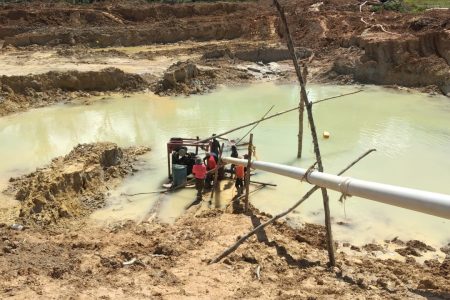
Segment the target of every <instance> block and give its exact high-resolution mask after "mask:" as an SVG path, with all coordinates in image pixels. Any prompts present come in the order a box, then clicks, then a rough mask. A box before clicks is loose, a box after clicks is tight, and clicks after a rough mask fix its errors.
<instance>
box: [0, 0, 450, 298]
mask: <svg viewBox="0 0 450 300" xmlns="http://www.w3.org/2000/svg"><path fill="white" fill-rule="evenodd" d="M93 2H94V3H92V4H70V3H65V2H54V1H30V2H19V3H11V2H8V1H6V2H2V3H1V4H0V140H1V141H2V143H1V145H0V157H2V162H0V190H1V193H0V235H1V240H0V278H1V279H2V280H1V281H0V296H1V298H2V299H3V298H4V299H9V298H11V299H24V298H31V299H48V298H69V299H86V298H102V299H143V298H156V299H180V298H183V299H184V298H195V299H198V298H200V299H215V298H226V299H236V298H264V299H325V298H337V299H354V298H357V299H365V298H377V299H378V298H389V299H390V298H392V299H404V298H411V299H425V298H426V299H450V234H449V230H448V228H450V227H449V226H450V223H449V221H448V220H446V219H443V218H436V217H431V216H428V215H424V214H421V213H418V212H410V211H407V210H404V209H401V208H397V207H393V206H388V205H384V204H379V203H375V202H371V201H366V200H363V199H360V198H357V199H353V198H349V199H347V200H345V201H344V202H342V203H341V202H339V201H337V199H339V196H340V195H339V194H338V193H331V197H332V198H331V202H330V203H331V208H332V216H333V217H332V225H333V231H334V232H335V241H334V246H335V249H336V260H337V264H336V266H334V267H330V266H329V265H328V264H327V263H328V256H327V247H326V244H327V243H326V241H327V240H326V239H327V238H326V231H325V227H324V226H323V225H322V224H323V207H322V203H321V201H322V200H321V198H320V197H319V195H317V197H312V198H311V199H310V200H309V202H306V203H305V205H303V206H301V207H300V208H299V209H297V210H295V211H294V212H293V213H292V214H291V215H289V217H287V218H283V219H281V220H279V221H276V222H275V223H274V225H273V226H269V227H267V228H266V229H265V230H262V231H260V232H259V233H258V234H256V235H255V236H253V237H251V238H250V239H249V240H248V241H247V242H245V243H244V244H243V245H242V246H240V247H239V248H238V249H237V250H236V251H235V252H233V253H232V254H230V255H229V256H227V257H226V258H225V259H223V260H222V261H221V262H219V263H216V264H209V262H210V261H211V259H213V258H214V257H216V256H217V255H219V254H220V253H221V252H222V251H224V250H225V249H226V248H227V247H229V246H230V245H232V244H233V243H234V242H235V241H236V240H237V239H239V237H241V236H242V235H244V234H245V233H247V232H248V231H250V230H251V229H252V228H254V227H256V226H258V225H259V224H261V223H263V222H265V221H267V220H269V219H270V218H271V216H273V215H275V214H277V213H279V212H281V211H283V210H285V209H287V208H288V207H289V206H291V205H292V204H293V202H295V201H296V200H298V198H299V197H300V196H301V195H302V194H303V193H304V192H305V191H306V188H307V187H308V185H307V183H306V182H303V183H301V184H300V183H298V182H297V181H291V180H289V179H285V178H282V177H281V176H273V175H271V174H263V173H258V172H256V174H255V175H254V178H255V179H258V180H260V181H261V180H262V181H266V182H269V181H270V182H272V181H273V183H277V185H278V186H277V187H276V188H270V187H267V188H265V189H262V190H261V191H259V190H255V191H254V192H252V193H253V194H251V197H250V201H251V209H250V212H249V213H248V214H243V213H241V210H236V209H235V207H233V206H232V205H231V199H232V198H233V197H234V196H235V193H236V191H235V190H234V188H233V187H231V185H232V184H231V185H230V184H228V186H227V184H226V183H225V184H222V185H221V186H220V188H221V193H220V195H216V198H214V199H213V200H214V202H213V203H212V204H210V205H208V203H207V201H203V202H201V203H199V204H196V205H192V206H190V205H189V204H190V203H192V200H194V197H195V190H194V189H193V188H186V189H183V190H181V191H178V192H176V193H170V194H167V193H161V192H160V191H161V188H162V182H163V181H164V180H165V179H166V171H167V169H166V168H167V167H166V160H165V159H166V156H165V155H166V142H167V141H168V140H169V139H170V138H171V137H174V136H189V137H195V136H201V137H207V136H209V135H210V134H212V133H214V132H216V133H220V132H221V131H225V130H227V129H229V128H232V127H236V126H238V125H239V124H242V123H245V122H247V121H248V122H250V121H252V120H255V119H259V118H261V116H262V115H263V113H264V112H265V111H266V110H267V109H268V108H270V106H271V105H275V110H277V111H281V110H283V109H288V108H290V107H295V106H296V105H298V101H299V94H300V91H299V89H298V86H297V77H296V73H295V70H294V67H293V65H292V60H291V55H290V52H289V50H288V48H287V46H286V36H285V31H284V30H283V26H282V23H281V20H280V18H279V15H278V12H277V10H276V8H275V6H273V4H272V1H268V0H259V1H248V2H247V1H242V2H211V3H209V2H192V3H176V4H162V3H147V1H138V0H136V1H134V0H133V1H117V0H115V1H113V0H111V1H93ZM281 4H282V5H283V7H284V10H285V12H286V17H287V21H288V23H289V28H290V32H291V35H292V38H293V42H294V46H295V53H296V55H297V58H298V60H299V62H300V63H301V64H302V65H303V66H305V65H306V66H307V76H306V77H305V81H306V82H307V84H308V86H307V87H308V91H309V97H311V99H313V100H319V99H322V98H327V97H333V96H335V95H339V94H342V93H348V92H353V91H356V90H362V92H360V93H358V94H355V95H352V96H348V97H346V98H342V100H336V102H329V103H327V104H321V105H323V106H317V108H316V107H315V108H314V114H315V116H316V118H317V127H318V129H319V132H320V133H321V132H323V131H327V132H328V131H329V133H328V134H330V133H331V135H330V137H329V139H327V140H325V139H322V140H321V141H320V142H321V147H322V150H323V158H324V163H325V166H326V171H329V172H333V173H337V171H338V170H339V169H341V168H342V167H344V166H345V164H347V163H348V162H350V161H351V160H352V159H353V158H354V157H355V156H357V155H359V154H360V153H361V152H362V151H363V150H366V149H367V148H369V147H375V148H377V154H376V155H374V156H373V158H367V160H365V161H364V162H362V163H361V165H360V166H359V165H358V166H356V167H355V170H354V171H351V172H349V176H354V177H361V178H365V179H370V180H374V181H379V182H388V183H391V184H397V185H402V186H409V187H412V188H420V189H425V190H431V191H435V192H440V193H444V194H450V190H449V187H448V182H449V180H450V177H449V176H450V174H449V172H448V170H449V169H450V161H449V160H448V149H449V147H450V131H449V128H450V123H449V120H450V119H449V118H448V114H449V112H450V102H449V96H450V12H449V10H448V9H432V10H426V11H422V12H419V13H418V12H398V11H389V10H381V11H376V10H375V11H374V9H373V8H374V7H376V5H377V3H372V2H371V1H368V2H367V1H366V2H364V1H350V0H326V1H323V2H317V1H313V0H305V1H293V0H286V1H282V2H281ZM297 127H298V116H295V113H294V114H293V115H287V117H285V118H280V119H277V120H274V121H269V122H268V123H267V125H260V126H259V127H257V128H256V129H255V130H254V134H255V145H256V146H257V151H256V153H257V155H258V157H257V159H261V160H266V161H273V162H277V163H282V164H289V165H293V166H301V167H306V168H307V167H309V166H310V165H311V164H312V163H314V161H315V160H314V150H313V146H312V141H311V139H310V138H309V137H308V138H306V145H307V146H305V148H306V150H305V151H306V152H305V153H306V154H305V158H302V160H298V159H296V158H295V150H296V138H297V136H296V134H297V133H296V132H297V129H298V128H297ZM305 127H307V125H305ZM239 134H241V132H239ZM239 134H236V136H230V138H233V139H236V138H239V136H238V135H239ZM242 134H243V132H242ZM274 141H277V142H276V143H275V142H274ZM228 150H229V149H227V150H226V153H227V154H228V153H229V152H227V151H228ZM245 151H246V149H245V148H240V149H239V152H240V153H245ZM413 165H414V166H416V167H417V169H420V170H421V172H420V173H421V174H419V175H414V176H412V175H411V174H412V168H413ZM381 166H382V167H381ZM253 188H254V187H252V191H253ZM139 192H144V193H143V194H142V195H139V196H137V197H136V196H126V195H130V194H131V193H139ZM145 192H149V193H148V194H145ZM207 198H209V193H208V194H206V195H205V196H204V199H207Z"/></svg>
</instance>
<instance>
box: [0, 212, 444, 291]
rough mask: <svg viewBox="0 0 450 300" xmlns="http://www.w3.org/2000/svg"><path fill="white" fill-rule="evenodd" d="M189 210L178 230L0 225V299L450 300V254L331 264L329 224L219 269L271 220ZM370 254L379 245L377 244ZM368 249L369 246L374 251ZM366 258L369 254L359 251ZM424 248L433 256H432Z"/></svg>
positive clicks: (274, 237) (281, 232) (271, 238)
mask: <svg viewBox="0 0 450 300" xmlns="http://www.w3.org/2000/svg"><path fill="white" fill-rule="evenodd" d="M267 218H268V217H267V216H264V215H261V214H259V213H258V212H255V214H252V215H251V216H246V215H242V214H229V213H224V212H222V211H219V210H211V209H208V208H206V209H205V208H202V207H201V206H200V207H198V206H196V207H192V208H191V209H190V211H189V212H188V213H187V214H186V215H185V216H183V217H182V218H181V219H179V220H178V221H177V222H176V223H175V224H173V225H164V224H158V223H147V222H144V223H141V224H135V223H133V222H126V223H124V224H116V225H114V226H112V227H110V228H104V227H102V228H100V227H96V226H95V225H93V224H89V223H86V222H82V221H79V222H74V223H72V224H70V226H67V227H65V228H55V229H32V228H30V229H25V230H23V231H16V230H13V229H10V228H8V226H6V225H3V226H2V227H1V228H0V235H1V236H2V238H1V241H0V246H1V251H0V262H1V264H0V274H1V278H2V280H1V283H0V291H1V293H2V295H3V296H2V298H21V299H22V298H33V299H37V298H42V299H43V298H72V299H78V298H79V299H84V298H102V299H119V298H120V299H143V298H157V299H180V298H195V299H199V298H200V299H211V298H221V299H238V298H239V299H241V298H272V299H319V298H320V299H322V298H336V299H365V298H375V299H378V298H383V299H387V298H390V299H405V298H409V299H423V298H424V297H427V298H428V297H436V299H439V298H447V297H449V296H450V294H449V292H450V290H449V287H450V277H449V271H450V269H449V268H450V257H447V260H445V261H444V262H439V261H437V260H432V261H431V260H430V261H427V262H426V263H425V264H423V265H421V264H417V263H416V262H415V261H414V259H412V258H410V257H409V258H408V259H407V262H401V261H398V260H380V259H377V258H375V257H373V256H371V255H370V253H371V252H370V251H367V254H366V255H365V256H362V257H356V256H352V255H347V254H344V253H339V252H340V249H339V248H338V253H339V254H338V256H337V260H338V267H335V268H331V269H330V268H328V267H327V264H326V262H327V252H326V250H325V248H324V247H325V240H324V237H325V232H324V229H323V227H321V226H317V225H308V224H306V225H305V227H303V228H302V229H300V230H294V229H292V228H290V227H288V226H287V225H286V224H285V223H277V224H276V225H275V226H273V227H269V228H268V229H267V230H266V231H264V232H261V233H260V234H259V235H258V236H255V237H253V238H251V239H250V240H249V242H247V243H245V244H244V245H242V246H241V247H240V248H239V249H238V250H237V251H236V252H235V253H232V254H231V255H230V256H229V257H227V258H225V259H224V260H223V261H222V262H220V263H217V264H213V265H208V262H209V260H210V259H212V258H214V257H215V256H216V255H218V254H219V253H221V251H223V250H224V249H225V248H226V247H228V246H229V245H231V244H232V243H233V242H234V241H235V240H236V238H238V236H240V235H242V234H244V233H245V232H247V231H248V230H249V229H251V228H252V227H253V226H256V225H257V224H259V222H263V221H265V220H267ZM371 247H372V248H373V247H374V245H372V246H371ZM368 250H371V249H368ZM362 251H364V252H366V250H362ZM425 251H426V250H425Z"/></svg>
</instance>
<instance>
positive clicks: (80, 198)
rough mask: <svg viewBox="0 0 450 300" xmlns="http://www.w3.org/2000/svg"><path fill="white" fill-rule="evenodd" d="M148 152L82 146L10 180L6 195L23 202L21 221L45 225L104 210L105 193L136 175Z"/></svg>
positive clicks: (114, 147)
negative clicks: (139, 161)
mask: <svg viewBox="0 0 450 300" xmlns="http://www.w3.org/2000/svg"><path fill="white" fill-rule="evenodd" d="M146 151H149V149H148V148H145V147H131V148H126V149H121V148H119V147H118V146H117V145H116V144H113V143H96V144H80V145H78V146H76V147H75V148H74V149H73V150H72V151H71V152H70V153H69V154H67V155H66V156H64V157H58V158H55V159H53V160H52V162H51V164H50V165H48V166H46V167H44V168H38V169H37V170H36V171H35V172H33V173H30V174H28V175H23V176H21V177H18V178H11V179H10V186H9V187H8V189H7V190H6V193H9V194H13V195H15V198H16V199H17V200H19V201H20V202H21V209H20V212H19V215H18V218H17V219H18V222H19V223H21V224H25V225H38V226H45V225H50V224H56V223H58V222H60V221H61V219H65V218H76V217H80V216H84V215H86V214H88V213H90V212H92V211H93V210H95V209H97V208H100V207H102V206H103V205H104V204H105V202H104V201H105V194H106V192H107V191H108V190H109V189H111V188H114V187H115V186H117V184H118V183H119V182H120V181H121V179H122V178H124V177H125V176H126V175H128V174H130V173H132V172H133V162H134V159H135V157H136V156H138V155H141V154H143V153H145V152H146Z"/></svg>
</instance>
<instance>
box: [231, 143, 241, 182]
mask: <svg viewBox="0 0 450 300" xmlns="http://www.w3.org/2000/svg"><path fill="white" fill-rule="evenodd" d="M231 157H234V158H238V157H239V153H238V152H237V147H236V145H233V146H231ZM234 167H235V165H234V164H231V169H230V171H231V179H233V176H234Z"/></svg>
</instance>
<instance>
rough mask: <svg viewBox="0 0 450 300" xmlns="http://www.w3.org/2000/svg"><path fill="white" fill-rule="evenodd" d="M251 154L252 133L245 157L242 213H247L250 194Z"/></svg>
mask: <svg viewBox="0 0 450 300" xmlns="http://www.w3.org/2000/svg"><path fill="white" fill-rule="evenodd" d="M252 153H253V133H251V134H250V141H249V144H248V154H247V155H248V157H247V170H246V172H245V200H244V212H245V213H247V212H248V196H249V194H250V166H251V164H252Z"/></svg>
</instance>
